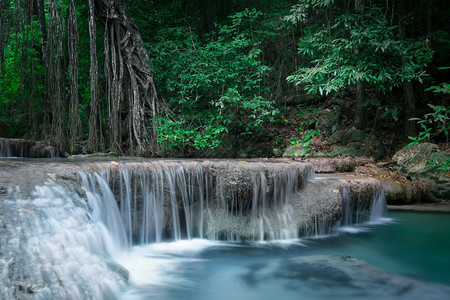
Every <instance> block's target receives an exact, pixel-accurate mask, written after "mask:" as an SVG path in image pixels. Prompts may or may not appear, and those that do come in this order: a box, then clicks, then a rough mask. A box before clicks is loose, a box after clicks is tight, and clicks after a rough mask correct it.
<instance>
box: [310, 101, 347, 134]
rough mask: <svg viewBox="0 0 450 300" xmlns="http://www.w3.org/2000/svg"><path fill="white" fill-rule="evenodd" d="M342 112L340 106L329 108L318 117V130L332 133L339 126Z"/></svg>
mask: <svg viewBox="0 0 450 300" xmlns="http://www.w3.org/2000/svg"><path fill="white" fill-rule="evenodd" d="M341 117H342V113H341V108H340V107H339V106H335V107H333V109H327V110H325V111H324V113H323V114H322V115H321V116H320V117H319V118H318V119H317V122H316V130H320V131H321V132H325V133H327V134H331V133H332V132H335V131H336V130H337V129H338V128H339V123H340V121H341Z"/></svg>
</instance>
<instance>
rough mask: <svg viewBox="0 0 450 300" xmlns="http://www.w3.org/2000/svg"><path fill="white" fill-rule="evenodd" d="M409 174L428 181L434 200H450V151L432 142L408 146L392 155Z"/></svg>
mask: <svg viewBox="0 0 450 300" xmlns="http://www.w3.org/2000/svg"><path fill="white" fill-rule="evenodd" d="M392 160H393V161H394V162H396V163H397V165H398V167H399V168H400V169H401V170H402V171H403V172H405V173H406V174H407V175H408V176H410V177H413V178H417V179H419V180H422V181H425V182H427V183H428V184H429V185H430V187H431V193H432V195H433V198H434V200H436V201H439V200H450V173H449V167H450V166H449V160H450V153H449V151H448V150H447V151H440V150H439V148H438V146H437V145H435V144H431V143H421V144H415V145H411V146H406V147H404V148H402V149H400V150H399V151H398V152H397V153H395V155H394V156H393V157H392Z"/></svg>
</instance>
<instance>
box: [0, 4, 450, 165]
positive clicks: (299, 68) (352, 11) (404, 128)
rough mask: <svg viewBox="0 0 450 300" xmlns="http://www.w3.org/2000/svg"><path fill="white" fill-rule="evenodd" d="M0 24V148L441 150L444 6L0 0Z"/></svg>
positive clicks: (449, 15) (446, 87)
mask: <svg viewBox="0 0 450 300" xmlns="http://www.w3.org/2000/svg"><path fill="white" fill-rule="evenodd" d="M0 12H1V14H0V136H1V137H10V138H26V139H35V140H44V141H47V142H49V143H51V144H53V145H55V146H57V147H59V148H60V149H62V150H63V151H67V152H68V153H76V152H77V151H79V150H77V149H80V147H81V148H82V149H85V150H83V151H87V152H89V153H93V152H114V153H118V154H128V155H134V154H138V155H146V156H181V157H201V156H212V157H236V156H247V157H249V156H250V157H251V156H254V157H260V156H264V157H266V156H279V155H281V154H282V153H283V151H284V149H285V148H287V147H289V146H299V147H303V148H305V149H309V148H312V147H314V149H316V150H317V149H319V150H323V151H328V150H329V149H330V145H331V144H332V142H331V141H330V140H329V139H328V137H329V136H330V135H331V134H332V133H334V132H335V131H336V130H338V129H345V130H348V129H349V128H353V129H356V130H360V131H362V132H365V133H366V134H368V135H370V136H371V137H372V136H374V137H376V138H378V139H379V140H380V141H381V143H382V144H383V147H384V148H386V150H387V151H386V152H385V153H386V155H391V154H392V153H393V151H395V150H398V149H399V148H400V147H401V146H403V145H406V144H408V143H417V142H422V141H431V142H435V143H438V144H439V145H441V146H443V147H446V146H445V145H447V146H448V131H449V95H450V84H449V82H450V78H449V77H450V68H449V67H450V60H449V56H450V28H449V27H450V22H448V20H450V6H449V5H448V1H444V0H429V1H425V0H417V1H412V0H399V1H393V0H383V1H381V0H380V1H370V0H352V1H341V0H305V1H286V0H271V1H269V0H266V1H264V0H262V1H230V0H193V1H186V0H175V1H167V0H164V1H139V0H137V1H136V0H135V1H131V0H121V1H119V0H112V1H110V0H64V1H56V0H0ZM336 107H337V108H338V110H339V111H338V113H337V114H338V115H339V117H338V118H337V119H338V121H337V123H336V124H332V125H331V126H330V128H329V130H328V129H327V128H326V127H323V126H322V127H321V126H319V125H318V123H319V122H322V125H323V124H325V123H326V122H327V116H328V115H329V116H332V115H333V114H336ZM337 142H340V143H342V142H345V141H343V140H342V139H341V140H339V141H337ZM335 143H336V142H335Z"/></svg>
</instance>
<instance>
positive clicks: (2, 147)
mask: <svg viewBox="0 0 450 300" xmlns="http://www.w3.org/2000/svg"><path fill="white" fill-rule="evenodd" d="M57 156H59V151H58V149H57V148H56V147H53V146H51V145H48V144H46V143H44V142H39V141H31V140H23V139H3V138H0V157H31V158H51V157H57Z"/></svg>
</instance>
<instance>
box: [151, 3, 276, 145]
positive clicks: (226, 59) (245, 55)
mask: <svg viewBox="0 0 450 300" xmlns="http://www.w3.org/2000/svg"><path fill="white" fill-rule="evenodd" d="M260 16H261V13H260V12H258V11H256V10H254V9H253V10H248V9H247V10H244V11H243V12H239V13H236V14H234V15H233V16H231V17H230V19H231V24H230V25H218V31H217V33H212V34H211V35H208V36H206V38H209V41H207V42H205V43H202V37H201V36H198V35H196V34H195V33H194V32H192V31H191V29H190V28H189V27H174V28H168V29H164V30H161V31H160V32H159V34H158V43H157V44H156V45H152V46H151V47H149V48H151V49H152V53H151V56H152V57H153V59H152V60H151V61H150V63H151V64H152V66H153V70H154V72H155V74H156V77H155V80H156V82H157V84H158V86H159V89H160V92H161V93H162V94H163V95H165V97H166V99H167V108H168V110H169V111H170V112H172V113H173V114H172V115H170V116H168V117H164V118H160V119H158V123H159V126H158V128H157V131H158V133H159V135H158V139H159V142H160V143H163V145H164V146H165V147H166V148H172V147H176V146H180V145H181V144H183V145H189V146H192V147H194V148H196V149H203V148H205V147H216V146H218V145H219V144H220V142H221V139H222V136H223V135H224V134H225V133H231V132H232V133H233V134H252V133H253V132H255V131H257V130H259V127H260V125H261V124H262V123H263V122H264V121H266V120H271V119H272V117H273V116H274V115H275V114H276V112H277V111H276V109H275V108H274V107H273V104H274V103H273V101H270V100H266V99H264V97H263V96H262V94H263V92H264V86H263V85H262V81H263V78H264V76H265V75H266V74H267V72H269V68H268V67H267V66H265V65H263V64H262V62H261V60H260V54H261V48H260V43H259V41H258V40H257V39H256V35H257V34H261V32H258V31H257V28H256V27H255V24H256V22H257V20H258V18H259V17H260ZM262 34H263V33H262ZM213 36H217V37H216V38H214V37H213ZM169 61H170V63H169V64H168V62H169Z"/></svg>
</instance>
